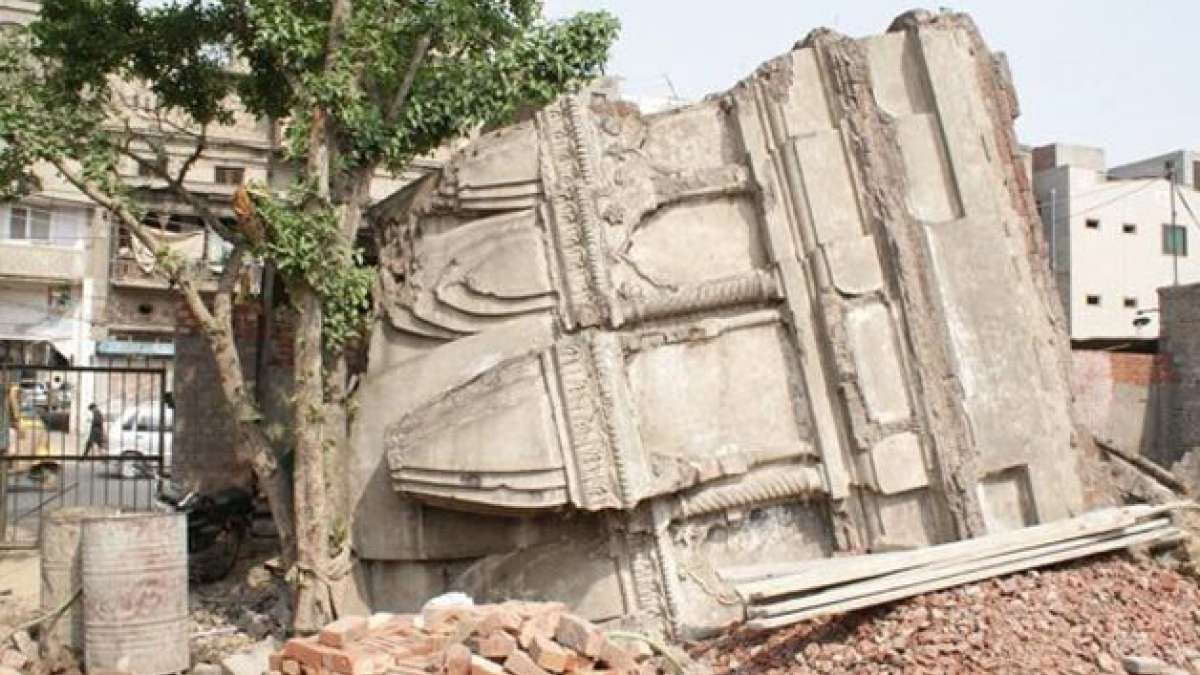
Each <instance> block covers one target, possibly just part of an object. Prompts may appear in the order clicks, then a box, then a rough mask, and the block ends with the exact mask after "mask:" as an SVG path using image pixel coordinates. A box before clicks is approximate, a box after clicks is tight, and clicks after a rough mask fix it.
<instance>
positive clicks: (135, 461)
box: [0, 365, 175, 548]
mask: <svg viewBox="0 0 1200 675" xmlns="http://www.w3.org/2000/svg"><path fill="white" fill-rule="evenodd" d="M0 395H2V396H3V405H0V548H19V547H33V546H36V545H37V543H38V541H40V539H41V531H42V522H43V516H44V515H46V514H49V513H50V512H51V511H54V510H57V509H59V508H62V507H67V506H115V507H119V508H121V509H123V510H128V511H147V510H150V509H151V507H152V505H153V502H154V495H155V490H156V488H157V478H158V477H159V476H161V475H163V474H165V473H169V469H170V462H171V445H172V442H173V440H174V439H173V436H174V423H175V410H174V404H173V401H172V400H171V396H170V394H169V393H168V391H167V373H166V371H165V370H164V369H163V368H139V367H62V368H60V367H51V366H24V365H3V366H0Z"/></svg>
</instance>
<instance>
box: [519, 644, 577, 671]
mask: <svg viewBox="0 0 1200 675" xmlns="http://www.w3.org/2000/svg"><path fill="white" fill-rule="evenodd" d="M570 655H571V652H569V651H567V649H566V648H565V647H563V646H562V645H560V644H558V643H557V642H555V641H554V640H551V639H550V638H547V637H542V636H540V635H539V636H536V637H534V638H533V642H532V644H530V645H529V657H530V658H532V659H533V661H534V663H536V664H538V665H539V666H541V667H542V668H545V669H546V670H549V671H551V672H555V673H561V672H563V671H565V670H566V669H567V664H568V662H569V661H570Z"/></svg>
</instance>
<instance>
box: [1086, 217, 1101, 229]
mask: <svg viewBox="0 0 1200 675" xmlns="http://www.w3.org/2000/svg"><path fill="white" fill-rule="evenodd" d="M1084 224H1085V225H1087V229H1089V230H1098V229H1100V220H1099V219H1098V218H1088V219H1087V221H1086V222H1085V223H1084Z"/></svg>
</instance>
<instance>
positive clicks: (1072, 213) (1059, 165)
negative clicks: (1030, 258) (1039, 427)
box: [1033, 144, 1200, 341]
mask: <svg viewBox="0 0 1200 675" xmlns="http://www.w3.org/2000/svg"><path fill="white" fill-rule="evenodd" d="M1168 162H1170V163H1171V165H1170V167H1171V168H1170V169H1169V168H1168ZM1168 171H1171V172H1172V173H1173V177H1174V183H1175V189H1174V190H1172V189H1171V183H1170V182H1169V181H1168V179H1167V178H1166V176H1167V175H1168ZM1033 184H1034V191H1035V193H1036V195H1037V202H1038V211H1039V212H1040V213H1041V216H1042V222H1043V223H1044V225H1045V232H1046V238H1047V241H1049V242H1050V253H1051V264H1052V267H1053V271H1054V276H1055V279H1056V280H1057V282H1058V290H1059V293H1060V295H1061V297H1062V301H1063V308H1064V309H1065V310H1066V314H1067V320H1068V323H1069V326H1070V333H1071V339H1072V340H1074V341H1085V340H1095V341H1104V340H1133V341H1136V340H1154V339H1156V338H1157V337H1158V314H1157V311H1158V308H1157V307H1156V305H1157V302H1158V294H1157V289H1158V288H1159V287H1162V286H1170V285H1172V284H1175V283H1179V284H1186V283H1191V282H1195V281H1200V250H1197V249H1196V246H1197V241H1196V240H1197V238H1198V237H1200V220H1198V219H1197V217H1198V216H1200V190H1197V187H1200V155H1197V154H1196V153H1192V152H1186V151H1178V152H1174V153H1170V154H1167V155H1162V156H1160V157H1155V158H1151V159H1147V160H1143V161H1140V162H1135V163H1132V164H1127V165H1123V166H1119V167H1113V168H1108V167H1106V165H1105V161H1104V151H1103V150H1102V149H1099V148H1090V147H1084V146H1073V145H1064V144H1054V145H1047V146H1043V147H1040V148H1035V149H1034V151H1033ZM1172 192H1174V194H1172ZM1172 200H1174V204H1175V219H1174V222H1173V223H1172V215H1171V214H1172Z"/></svg>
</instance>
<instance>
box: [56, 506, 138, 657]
mask: <svg viewBox="0 0 1200 675" xmlns="http://www.w3.org/2000/svg"><path fill="white" fill-rule="evenodd" d="M117 513H119V511H118V510H117V509H115V508H108V507H103V506H80V507H73V508H66V509H59V510H57V511H54V512H53V513H50V514H49V515H48V516H46V520H45V523H44V525H43V527H42V595H41V605H42V610H43V611H45V612H51V611H54V610H56V609H58V608H59V607H61V606H62V605H63V604H64V603H67V602H70V601H71V600H72V598H74V596H75V594H76V593H78V592H79V590H80V589H81V588H82V587H83V577H82V576H81V574H80V565H79V562H80V556H79V538H80V534H81V530H82V527H83V520H84V519H85V518H96V517H100V516H112V515H115V514H117ZM82 605H83V603H82V602H80V601H79V600H78V599H77V598H76V599H75V600H74V602H71V604H70V605H68V606H67V608H66V609H65V610H64V611H63V613H62V614H60V615H59V617H58V618H57V619H56V620H55V621H54V622H53V623H52V624H49V625H47V626H45V627H44V629H43V630H42V631H41V636H42V644H43V645H44V646H46V647H49V646H50V645H62V646H66V647H70V648H72V649H74V650H75V651H76V652H79V653H82V651H83V609H82Z"/></svg>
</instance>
